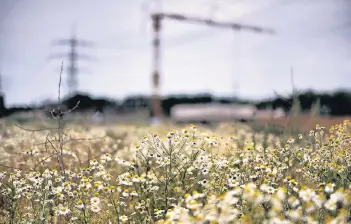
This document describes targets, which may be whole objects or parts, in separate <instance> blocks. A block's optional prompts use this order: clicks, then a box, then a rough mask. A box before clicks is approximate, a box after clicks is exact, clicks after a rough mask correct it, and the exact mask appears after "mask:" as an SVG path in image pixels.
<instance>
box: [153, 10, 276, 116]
mask: <svg viewBox="0 0 351 224" xmlns="http://www.w3.org/2000/svg"><path fill="white" fill-rule="evenodd" d="M163 19H171V20H177V21H183V22H191V23H195V24H201V25H206V26H210V27H217V28H226V29H232V30H234V31H241V30H246V31H251V32H256V33H267V34H275V31H274V30H272V29H268V28H262V27H258V26H251V25H243V24H238V23H231V22H219V21H216V20H213V19H204V18H197V17H192V16H185V15H181V14H176V13H168V14H167V13H152V14H151V20H152V24H153V33H154V36H153V42H152V45H153V72H152V84H153V94H152V102H151V104H152V113H153V116H155V117H156V118H157V119H162V117H163V112H162V109H161V102H160V96H159V84H160V67H161V50H160V49H161V35H160V33H161V28H162V26H161V22H162V20H163Z"/></svg>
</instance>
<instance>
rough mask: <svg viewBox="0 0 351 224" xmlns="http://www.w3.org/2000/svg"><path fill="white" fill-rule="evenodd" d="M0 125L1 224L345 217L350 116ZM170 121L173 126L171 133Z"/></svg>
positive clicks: (350, 191)
mask: <svg viewBox="0 0 351 224" xmlns="http://www.w3.org/2000/svg"><path fill="white" fill-rule="evenodd" d="M57 124H58V126H57V127H59V128H58V129H57V128H42V127H41V128H40V127H38V126H40V125H37V127H35V128H36V129H35V128H33V129H29V128H24V127H20V126H17V125H15V126H14V125H12V126H3V128H5V129H4V130H3V134H2V139H1V141H2V144H1V148H0V150H1V158H0V164H1V170H2V171H1V173H0V179H1V182H0V223H11V224H12V223H84V224H88V223H104V224H105V223H159V224H161V223H347V222H349V220H350V208H351V179H350V178H351V176H350V173H351V170H350V167H351V159H350V158H351V157H350V156H351V150H350V149H351V147H350V146H351V141H350V136H351V128H350V127H351V126H350V125H351V123H350V122H349V121H345V122H343V123H341V124H338V125H335V126H332V127H330V128H328V129H326V128H324V127H320V126H318V125H317V126H316V128H315V129H314V130H311V131H310V132H309V133H303V134H297V135H296V136H288V137H287V138H285V139H284V138H282V137H281V136H276V135H274V134H267V133H261V132H254V131H252V130H251V129H250V128H249V127H248V128H244V127H241V126H239V125H238V126H235V124H233V125H231V124H229V125H224V126H221V127H217V128H216V129H209V128H205V127H196V126H195V125H190V126H175V125H174V126H155V127H136V126H127V125H126V126H111V127H108V128H104V127H99V126H92V127H87V126H84V125H81V126H79V125H71V126H70V125H64V124H63V123H61V122H60V121H58V123H57ZM173 128H175V130H173Z"/></svg>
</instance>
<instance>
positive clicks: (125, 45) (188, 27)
mask: <svg viewBox="0 0 351 224" xmlns="http://www.w3.org/2000/svg"><path fill="white" fill-rule="evenodd" d="M152 10H155V7H154V4H153V1H147V0H104V1H98V0H75V1H71V0H60V1H54V0H0V71H1V73H2V74H3V75H4V90H5V91H6V104H7V105H8V106H10V105H13V104H22V103H32V102H37V101H39V100H44V99H55V98H56V96H57V84H58V76H59V68H60V64H61V60H60V59H50V60H49V59H48V57H49V56H50V55H52V54H55V53H65V52H67V51H68V50H69V49H68V46H53V45H52V44H51V43H52V41H53V40H56V39H61V38H69V37H70V36H71V34H72V30H73V28H72V27H73V26H75V27H76V35H77V37H78V39H84V40H90V41H93V42H94V43H95V44H96V46H95V47H94V48H92V49H90V48H80V49H79V53H82V54H86V55H89V56H92V57H94V58H95V59H94V61H84V60H81V61H80V62H79V63H78V64H79V67H80V68H82V70H80V73H79V90H80V91H85V92H89V93H91V94H93V95H96V96H108V97H112V98H122V97H124V96H126V95H129V94H135V93H142V94H150V93H151V72H152V60H151V59H152V58H151V56H152V48H151V40H152V39H151V37H152V32H151V29H150V19H149V13H150V12H151V11H152ZM162 10H163V11H165V12H179V13H183V14H185V15H191V16H199V17H202V18H209V17H211V18H214V19H216V20H220V21H233V22H242V23H245V24H252V25H259V26H264V27H268V28H274V29H275V30H276V32H277V35H275V36H271V35H266V34H257V33H251V32H233V31H232V30H226V29H218V28H213V27H211V28H210V27H207V26H202V25H198V24H197V25H192V24H188V23H186V22H182V21H169V20H166V21H165V22H164V23H163V30H162V41H163V43H162V44H163V46H162V74H161V93H162V94H163V95H166V94H176V93H189V94H191V93H198V92H210V93H213V94H215V95H230V94H231V95H234V94H236V95H239V96H242V97H249V98H256V99H257V98H264V97H267V96H271V95H272V94H273V90H275V91H277V92H280V93H282V94H286V93H289V92H291V82H290V67H291V66H293V68H294V74H295V78H294V82H295V85H296V86H297V87H298V88H303V89H306V88H312V89H315V90H333V89H336V88H350V87H351V53H350V52H351V51H350V50H351V43H350V41H349V40H350V39H351V35H350V33H351V14H350V15H348V14H347V12H350V11H351V3H350V1H348V0H245V1H244V0H164V1H163V4H162ZM64 64H65V65H67V64H68V62H67V60H64ZM63 79H64V80H63V92H64V93H65V92H66V90H67V88H66V74H64V75H63Z"/></svg>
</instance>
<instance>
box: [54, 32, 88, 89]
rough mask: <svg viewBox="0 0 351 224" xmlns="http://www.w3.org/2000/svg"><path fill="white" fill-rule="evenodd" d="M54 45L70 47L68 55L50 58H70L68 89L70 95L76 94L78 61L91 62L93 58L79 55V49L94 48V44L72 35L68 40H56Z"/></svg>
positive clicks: (57, 55)
mask: <svg viewBox="0 0 351 224" xmlns="http://www.w3.org/2000/svg"><path fill="white" fill-rule="evenodd" d="M52 44H53V45H60V46H69V48H70V50H69V52H68V53H63V54H62V53H61V54H55V55H51V56H50V57H49V58H68V61H69V66H68V68H67V73H68V77H67V87H68V90H69V93H70V94H74V93H75V92H76V91H77V89H78V79H77V75H78V71H79V70H78V66H77V61H78V60H79V59H85V60H91V59H92V57H89V56H87V55H83V54H78V49H77V48H78V47H93V46H94V44H93V42H91V41H87V40H82V39H77V38H76V36H75V35H74V33H73V35H72V37H71V38H68V39H59V40H55V41H53V43H52Z"/></svg>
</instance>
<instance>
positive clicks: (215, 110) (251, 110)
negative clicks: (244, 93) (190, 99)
mask: <svg viewBox="0 0 351 224" xmlns="http://www.w3.org/2000/svg"><path fill="white" fill-rule="evenodd" d="M283 116H285V113H284V111H282V110H281V109H280V110H258V109H257V108H256V107H255V106H254V105H249V104H246V105H241V104H237V105H233V104H220V103H205V104H178V105H175V106H173V107H172V108H171V120H172V121H174V122H178V123H183V122H201V123H212V122H225V121H243V122H245V121H252V120H254V119H255V118H257V119H260V118H268V117H273V118H279V117H283Z"/></svg>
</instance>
